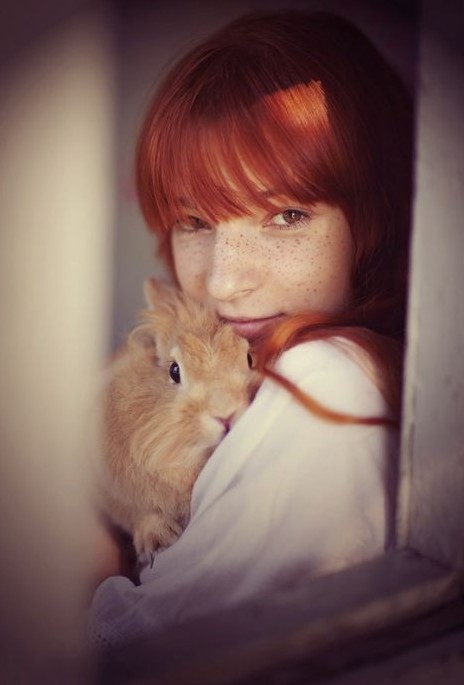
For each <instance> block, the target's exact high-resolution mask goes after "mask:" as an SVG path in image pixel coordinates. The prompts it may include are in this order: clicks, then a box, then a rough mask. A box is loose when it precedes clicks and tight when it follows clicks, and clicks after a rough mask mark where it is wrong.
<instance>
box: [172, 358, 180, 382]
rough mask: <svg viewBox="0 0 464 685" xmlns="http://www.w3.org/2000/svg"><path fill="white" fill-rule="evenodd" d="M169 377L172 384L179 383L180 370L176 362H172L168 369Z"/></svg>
mask: <svg viewBox="0 0 464 685" xmlns="http://www.w3.org/2000/svg"><path fill="white" fill-rule="evenodd" d="M169 375H170V377H171V379H172V380H173V381H174V383H180V368H179V364H178V363H177V362H172V364H171V366H170V367H169Z"/></svg>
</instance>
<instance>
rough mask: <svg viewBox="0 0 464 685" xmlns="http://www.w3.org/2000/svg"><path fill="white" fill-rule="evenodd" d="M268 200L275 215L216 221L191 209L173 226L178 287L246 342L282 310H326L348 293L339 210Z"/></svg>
mask: <svg viewBox="0 0 464 685" xmlns="http://www.w3.org/2000/svg"><path fill="white" fill-rule="evenodd" d="M282 200H283V201H282ZM272 202H273V204H275V207H276V210H275V213H273V212H271V213H269V212H266V211H263V210H261V209H256V211H254V212H253V214H252V215H251V216H244V217H240V218H234V219H232V220H229V221H225V222H223V223H218V224H215V225H210V224H208V223H207V222H205V221H204V220H203V219H202V218H201V213H200V212H199V211H198V210H195V209H194V208H193V207H192V208H189V209H188V210H187V214H188V215H189V218H188V220H187V221H184V222H183V223H178V224H177V225H176V226H175V227H174V229H173V232H172V249H173V256H174V267H175V270H176V274H177V277H178V280H179V284H180V286H181V288H182V290H183V291H184V292H185V293H187V294H188V295H190V296H191V297H193V298H194V299H196V300H199V301H202V302H204V303H205V304H207V305H209V306H211V307H213V308H214V309H215V310H216V312H217V313H218V315H219V316H220V317H221V318H223V319H226V320H228V321H231V322H232V324H233V325H234V327H235V329H236V330H237V331H238V333H239V334H240V335H242V336H244V337H246V338H248V339H249V340H252V339H253V338H255V337H256V336H257V335H259V334H260V333H261V331H262V330H263V328H265V327H266V326H267V325H268V324H272V323H273V322H276V321H277V320H278V319H279V318H280V317H282V316H284V315H285V314H295V313H297V312H301V311H318V312H321V311H322V312H328V313H333V312H336V311H338V310H340V309H343V308H344V307H345V306H346V305H347V304H348V303H349V302H350V299H351V296H352V291H351V274H352V265H353V252H354V250H353V241H352V238H351V232H350V228H349V226H348V222H347V220H346V218H345V216H344V214H343V213H342V211H341V210H340V209H339V208H338V207H333V206H330V205H328V204H324V203H322V202H320V203H317V204H315V205H313V206H311V207H305V206H300V205H294V204H292V203H289V202H288V201H285V198H283V199H282V198H275V199H273V200H272Z"/></svg>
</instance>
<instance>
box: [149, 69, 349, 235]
mask: <svg viewBox="0 0 464 685" xmlns="http://www.w3.org/2000/svg"><path fill="white" fill-rule="evenodd" d="M204 91H205V89H203V92H202V93H195V98H193V97H192V100H191V101H189V100H187V99H185V100H183V102H182V103H181V106H178V107H177V111H176V112H175V113H173V112H172V110H169V111H167V110H166V112H158V116H157V121H156V125H155V126H153V127H152V130H151V140H150V145H149V146H146V147H147V148H149V156H147V158H146V160H145V178H144V179H142V180H143V181H144V184H145V190H149V194H150V198H151V202H150V205H151V206H150V208H149V212H147V211H145V214H146V216H147V219H148V220H149V224H150V226H151V227H152V229H154V230H156V231H164V230H166V229H168V230H169V229H170V228H171V227H172V225H173V224H174V223H175V222H176V221H177V220H179V219H181V218H182V217H183V216H185V214H187V213H191V212H192V210H195V211H198V212H199V214H200V216H201V218H202V219H205V220H207V221H209V222H212V223H215V222H218V221H225V220H227V219H229V218H231V217H233V216H240V215H246V214H251V213H252V212H253V209H255V208H263V209H264V210H266V211H272V210H274V209H275V207H276V205H275V204H272V196H276V197H279V198H280V197H283V198H288V199H289V200H293V201H297V202H300V203H303V204H313V203H315V202H317V201H325V202H329V203H335V204H337V203H339V202H340V200H341V197H342V195H343V192H342V188H341V182H340V181H341V179H342V177H343V175H344V174H343V173H342V170H341V166H342V165H341V161H340V159H339V152H338V146H337V145H336V143H335V140H334V134H333V131H332V127H331V125H330V118H329V111H328V106H327V101H326V97H325V93H324V89H323V86H322V84H321V82H320V81H311V82H309V83H307V84H297V85H293V86H290V87H288V88H285V89H276V90H274V92H267V93H263V94H261V96H260V97H258V98H256V96H255V98H254V101H253V102H251V103H250V99H249V98H246V97H243V98H240V89H237V90H234V89H233V88H230V84H229V86H228V87H225V88H224V89H223V93H222V95H223V96H224V97H220V96H219V94H218V93H217V92H216V93H215V97H214V100H211V92H208V91H207V92H204ZM232 96H236V97H235V98H234V99H232ZM174 114H175V115H174ZM139 180H140V179H139Z"/></svg>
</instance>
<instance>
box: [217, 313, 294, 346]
mask: <svg viewBox="0 0 464 685" xmlns="http://www.w3.org/2000/svg"><path fill="white" fill-rule="evenodd" d="M282 316H283V315H282V314H277V315H276V316H268V317H265V318H262V319H234V318H229V317H226V316H221V317H220V318H221V319H222V321H225V322H226V323H228V324H230V325H231V326H233V328H234V330H235V332H236V333H238V334H239V335H240V336H242V338H247V340H253V339H255V338H257V337H258V336H259V335H261V333H263V331H264V330H265V329H266V328H268V326H271V325H272V324H275V323H277V321H279V320H280V319H281V318H282Z"/></svg>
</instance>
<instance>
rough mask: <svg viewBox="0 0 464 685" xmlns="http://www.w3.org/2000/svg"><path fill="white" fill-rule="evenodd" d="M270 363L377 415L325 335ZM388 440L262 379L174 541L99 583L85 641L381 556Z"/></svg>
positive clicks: (109, 638)
mask: <svg viewBox="0 0 464 685" xmlns="http://www.w3.org/2000/svg"><path fill="white" fill-rule="evenodd" d="M339 342H340V341H339ZM345 342H346V341H345ZM277 370H278V371H279V372H280V373H282V374H283V375H285V376H287V377H288V378H289V379H291V380H292V381H293V382H294V383H296V384H297V385H298V386H299V387H300V388H302V389H303V390H305V391H306V392H308V393H310V394H311V396H312V397H314V398H315V399H317V400H318V401H319V402H321V403H323V404H324V405H325V406H327V407H330V408H331V409H334V410H337V411H340V412H346V413H349V414H354V415H359V416H386V414H387V408H386V404H385V401H384V399H383V397H382V395H381V394H380V392H379V390H378V388H377V386H376V385H375V384H374V382H373V381H372V379H371V378H370V377H369V376H368V375H367V373H366V372H365V370H364V369H362V368H361V367H360V366H359V365H358V363H357V362H356V361H354V359H353V358H352V356H350V355H349V354H348V353H347V350H346V348H345V347H344V346H339V345H337V344H336V340H334V341H313V342H309V343H304V344H301V345H299V346H297V347H294V348H292V349H291V350H289V351H287V352H285V353H284V354H283V355H282V357H281V358H280V360H279V362H278V365H277ZM397 443H398V436H397V432H396V431H395V430H392V429H388V428H386V427H384V426H379V425H374V426H363V425H343V424H335V423H330V422H328V421H326V420H323V419H321V418H318V417H316V416H314V415H313V414H311V413H310V412H308V410H306V409H304V408H303V407H301V406H300V405H299V404H298V403H297V402H296V401H295V400H294V399H293V398H292V396H291V395H290V394H289V393H288V392H287V391H286V390H285V389H283V388H281V387H280V386H279V385H277V384H276V383H275V382H273V381H272V380H265V381H264V383H263V384H262V386H261V388H260V390H259V392H258V394H257V396H256V398H255V400H254V401H253V403H252V404H251V406H250V407H249V408H248V409H247V411H246V412H245V413H244V414H243V416H242V417H241V418H240V420H239V421H238V422H237V424H236V425H235V426H234V428H233V429H232V430H231V432H230V433H229V434H228V435H227V436H226V437H225V438H224V440H223V441H222V443H221V444H220V445H219V446H218V447H217V449H216V450H215V452H214V453H213V455H212V456H211V458H210V459H209V461H208V463H207V464H206V466H205V467H204V469H203V471H202V472H201V474H200V476H199V478H198V480H197V482H196V484H195V487H194V490H193V494H192V504H191V520H190V523H189V525H188V527H187V528H186V530H185V531H184V533H183V534H182V536H181V537H180V538H179V540H178V541H177V542H176V543H175V544H174V545H173V546H171V547H169V548H168V549H165V550H162V551H160V552H158V554H157V555H156V558H155V561H154V564H153V567H152V568H149V567H146V568H145V569H144V570H143V571H142V573H141V578H140V580H141V585H140V586H135V585H134V584H133V583H132V582H131V581H130V580H129V579H128V578H125V577H119V576H118V577H112V578H108V579H107V580H105V581H104V582H103V583H102V584H101V585H100V587H99V588H98V590H97V592H96V594H95V597H94V601H93V604H92V609H91V612H90V631H91V636H92V639H93V640H95V641H96V642H98V643H99V644H100V645H106V646H116V645H118V644H121V643H124V642H128V641H131V640H133V639H134V638H137V637H138V636H142V635H146V634H148V633H150V632H152V631H156V630H160V629H162V628H163V627H166V626H171V625H174V624H177V623H180V622H182V621H184V620H188V619H191V618H194V617H199V616H204V615H206V614H208V613H212V612H215V611H218V610H220V609H222V608H226V607H231V606H233V605H237V604H239V603H243V602H246V601H247V599H250V598H255V597H258V596H264V595H265V594H266V593H270V592H272V591H275V590H279V591H281V590H282V589H283V588H285V587H286V586H289V585H292V584H294V583H296V582H298V579H299V578H301V577H304V578H305V579H306V578H308V576H316V575H320V574H322V573H328V572H332V571H336V570H339V569H341V568H343V567H345V566H347V565H351V564H354V563H358V562H360V561H365V560H367V559H370V558H372V557H374V556H376V555H379V554H381V553H382V552H383V551H384V550H385V548H386V546H387V544H388V542H389V536H390V518H391V511H390V509H391V502H390V499H391V485H392V477H393V475H394V473H395V460H396V456H397Z"/></svg>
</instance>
